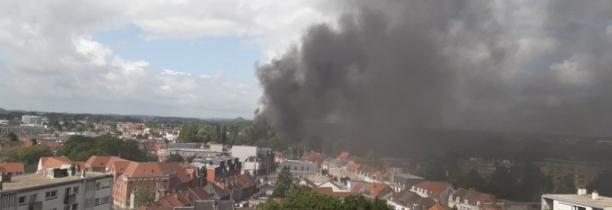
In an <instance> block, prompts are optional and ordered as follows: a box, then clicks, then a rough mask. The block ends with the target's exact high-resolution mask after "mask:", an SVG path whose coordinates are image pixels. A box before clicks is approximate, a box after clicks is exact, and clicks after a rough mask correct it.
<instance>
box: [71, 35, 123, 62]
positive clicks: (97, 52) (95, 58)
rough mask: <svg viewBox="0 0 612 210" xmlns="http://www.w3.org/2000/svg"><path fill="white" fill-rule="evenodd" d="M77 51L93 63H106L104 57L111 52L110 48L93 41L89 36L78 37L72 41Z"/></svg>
mask: <svg viewBox="0 0 612 210" xmlns="http://www.w3.org/2000/svg"><path fill="white" fill-rule="evenodd" d="M72 42H73V44H74V47H75V50H76V52H77V53H79V54H81V55H83V56H85V57H86V58H87V59H89V60H90V62H91V63H92V64H94V65H98V66H104V65H106V59H107V58H108V56H109V55H111V54H112V52H113V51H112V50H111V49H110V48H108V47H105V46H103V45H102V44H100V43H98V42H95V41H93V40H92V39H91V37H78V38H76V39H74V40H73V41H72Z"/></svg>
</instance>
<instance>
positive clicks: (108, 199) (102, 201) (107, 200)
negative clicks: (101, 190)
mask: <svg viewBox="0 0 612 210" xmlns="http://www.w3.org/2000/svg"><path fill="white" fill-rule="evenodd" d="M108 202H110V196H106V197H103V198H102V200H100V205H102V204H106V203H108Z"/></svg>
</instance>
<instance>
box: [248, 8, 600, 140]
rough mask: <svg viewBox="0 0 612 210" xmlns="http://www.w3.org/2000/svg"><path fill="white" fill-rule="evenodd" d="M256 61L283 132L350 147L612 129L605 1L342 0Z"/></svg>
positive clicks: (272, 117)
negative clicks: (426, 137)
mask: <svg viewBox="0 0 612 210" xmlns="http://www.w3.org/2000/svg"><path fill="white" fill-rule="evenodd" d="M338 8H343V9H344V10H343V11H342V13H343V15H341V17H340V18H339V20H338V22H337V23H335V24H320V25H315V26H312V27H311V28H310V29H309V30H308V32H307V33H306V34H304V36H303V40H302V42H301V44H300V45H299V46H296V47H294V48H293V49H291V50H289V51H288V52H287V53H286V54H285V55H284V56H282V57H280V58H278V59H276V60H273V61H271V62H270V63H268V64H265V65H262V66H259V67H258V69H257V75H258V77H259V80H260V82H261V85H262V86H263V90H264V96H263V98H262V102H263V105H264V107H263V109H262V110H260V112H259V113H258V116H257V117H258V118H259V120H265V121H267V122H268V123H270V124H271V125H272V127H273V128H275V129H276V130H277V131H278V132H279V133H280V134H281V135H283V136H284V137H285V138H287V139H294V140H308V141H323V142H334V141H344V142H348V144H350V145H354V146H355V147H359V146H365V147H369V146H372V145H380V144H384V145H387V146H394V145H389V144H397V143H401V142H404V141H408V140H418V138H419V136H418V135H417V134H418V133H422V132H423V131H426V130H437V129H468V130H493V131H507V132H533V133H554V134H578V135H610V134H612V129H610V126H611V125H612V3H610V1H588V2H585V1H570V0H561V1H557V0H555V1H537V2H534V1H490V0H405V1H404V0H402V1H399V0H382V1H365V0H364V1H346V2H344V3H343V4H342V5H341V6H340V7H338Z"/></svg>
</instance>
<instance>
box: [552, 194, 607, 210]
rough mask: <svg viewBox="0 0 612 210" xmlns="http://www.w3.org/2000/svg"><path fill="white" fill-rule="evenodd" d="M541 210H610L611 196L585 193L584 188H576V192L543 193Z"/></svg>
mask: <svg viewBox="0 0 612 210" xmlns="http://www.w3.org/2000/svg"><path fill="white" fill-rule="evenodd" d="M542 210H612V198H610V197H605V196H600V195H599V194H598V193H597V192H592V193H591V194H587V192H586V189H578V193H577V194H544V195H542Z"/></svg>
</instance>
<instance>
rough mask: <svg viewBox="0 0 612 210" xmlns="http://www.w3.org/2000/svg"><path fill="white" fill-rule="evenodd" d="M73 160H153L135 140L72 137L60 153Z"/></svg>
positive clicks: (105, 137)
mask: <svg viewBox="0 0 612 210" xmlns="http://www.w3.org/2000/svg"><path fill="white" fill-rule="evenodd" d="M58 154H59V155H66V156H68V158H70V159H71V160H75V161H85V160H87V159H88V158H89V157H91V156H92V155H112V156H119V157H121V158H125V159H128V160H133V161H146V160H151V158H150V157H149V156H147V153H146V152H144V151H142V150H141V149H139V147H138V142H136V141H134V140H121V139H118V138H116V137H112V136H108V135H107V136H99V137H93V138H92V137H85V136H72V137H70V139H68V141H66V143H64V146H63V147H62V149H61V150H60V151H58Z"/></svg>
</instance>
